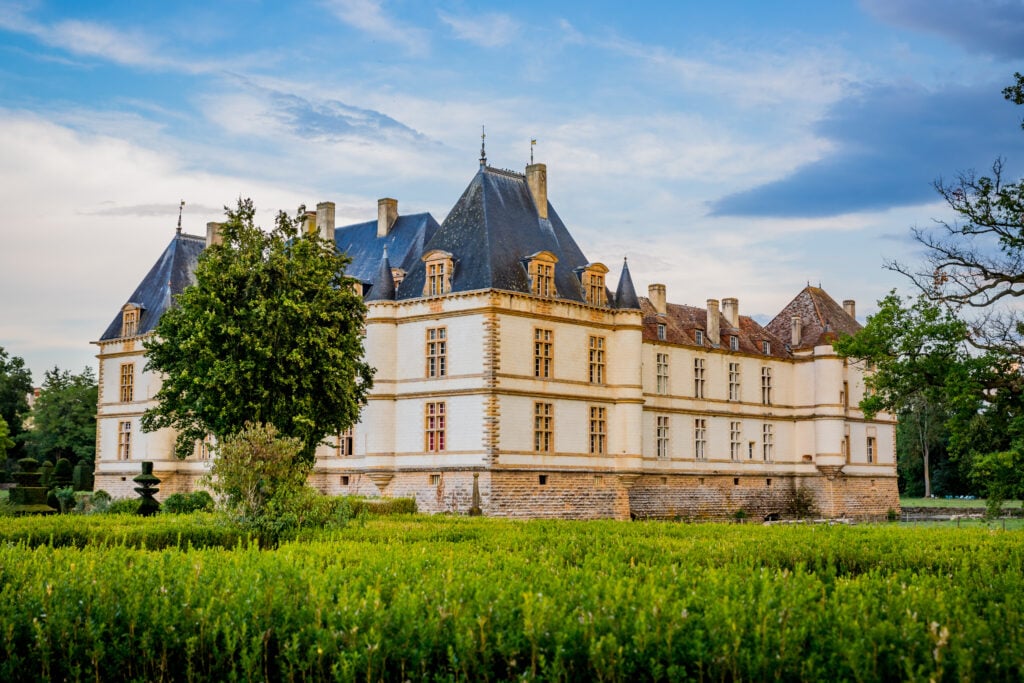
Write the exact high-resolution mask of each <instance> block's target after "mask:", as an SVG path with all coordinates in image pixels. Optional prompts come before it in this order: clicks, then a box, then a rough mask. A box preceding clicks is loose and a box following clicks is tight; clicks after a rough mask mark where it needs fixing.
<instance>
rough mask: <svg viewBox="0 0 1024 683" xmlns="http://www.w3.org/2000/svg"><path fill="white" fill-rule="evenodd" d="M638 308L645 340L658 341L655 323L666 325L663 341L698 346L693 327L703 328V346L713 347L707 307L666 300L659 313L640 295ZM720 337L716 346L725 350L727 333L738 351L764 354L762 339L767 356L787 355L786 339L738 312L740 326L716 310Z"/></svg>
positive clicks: (727, 347)
mask: <svg viewBox="0 0 1024 683" xmlns="http://www.w3.org/2000/svg"><path fill="white" fill-rule="evenodd" d="M640 312H641V313H642V314H643V335H644V341H651V342H657V341H660V340H659V339H658V325H659V324H664V325H665V339H664V341H665V342H668V343H669V344H684V345H687V346H697V341H696V336H695V335H694V332H695V331H696V330H703V331H704V343H703V344H702V347H703V348H705V349H710V348H715V346H714V345H713V344H712V343H711V342H712V340H711V339H710V338H709V337H708V335H707V329H708V311H707V309H706V308H699V307H697V306H685V305H681V304H667V305H666V306H665V315H659V314H658V312H657V311H656V310H655V309H654V306H653V305H652V304H651V301H650V299H648V298H647V297H640ZM718 329H719V339H718V340H717V341H718V347H717V348H720V349H724V350H726V351H728V350H729V349H730V345H729V337H732V336H735V337H737V339H738V341H739V349H738V350H737V352H738V353H748V354H752V355H758V356H764V355H765V354H764V352H763V347H762V344H761V342H763V341H767V342H769V346H770V353H769V354H768V356H770V357H772V358H783V359H784V358H790V357H791V354H790V353H789V351H788V347H787V346H786V342H785V340H784V339H782V338H780V337H779V336H778V335H776V334H774V333H772V331H771V330H768V329H766V328H764V327H761V325H759V324H758V323H757V321H755V320H754V319H753V318H750V317H748V316H745V315H741V316H739V327H733V326H732V325H730V324H729V321H728V319H727V318H726V317H725V316H724V315H722V314H721V312H719V314H718Z"/></svg>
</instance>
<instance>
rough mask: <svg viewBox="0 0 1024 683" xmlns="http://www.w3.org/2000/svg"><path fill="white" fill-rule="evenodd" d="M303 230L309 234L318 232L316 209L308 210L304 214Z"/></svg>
mask: <svg viewBox="0 0 1024 683" xmlns="http://www.w3.org/2000/svg"><path fill="white" fill-rule="evenodd" d="M302 231H303V232H304V233H305V234H307V235H311V234H313V233H314V232H316V211H307V212H306V213H304V214H303V215H302Z"/></svg>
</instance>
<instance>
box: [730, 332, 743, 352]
mask: <svg viewBox="0 0 1024 683" xmlns="http://www.w3.org/2000/svg"><path fill="white" fill-rule="evenodd" d="M729 350H730V351H739V350H740V338H739V337H737V336H736V335H735V334H733V335H729Z"/></svg>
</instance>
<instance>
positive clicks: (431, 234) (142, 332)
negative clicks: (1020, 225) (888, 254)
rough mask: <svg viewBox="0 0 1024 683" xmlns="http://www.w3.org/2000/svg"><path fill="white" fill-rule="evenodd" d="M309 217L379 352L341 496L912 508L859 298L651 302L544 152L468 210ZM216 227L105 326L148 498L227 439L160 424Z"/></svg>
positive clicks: (583, 508) (771, 509) (589, 507)
mask: <svg viewBox="0 0 1024 683" xmlns="http://www.w3.org/2000/svg"><path fill="white" fill-rule="evenodd" d="M308 225H309V229H311V230H317V231H320V232H321V233H322V234H324V235H325V236H331V237H333V238H334V240H335V243H336V244H337V245H338V249H339V250H341V251H344V252H346V253H348V254H349V256H351V257H352V264H351V266H350V268H349V274H351V275H353V276H354V277H356V278H357V279H359V280H360V281H361V282H362V283H363V296H364V298H365V301H366V304H367V307H368V309H369V313H368V315H367V320H366V350H367V360H368V362H369V363H370V365H372V366H374V367H376V368H377V375H376V377H375V380H374V388H373V392H372V395H371V397H370V401H369V404H368V405H367V407H366V408H365V410H364V411H363V414H362V419H361V422H360V423H359V424H358V425H356V426H355V427H354V428H353V429H352V430H351V432H349V433H347V434H342V435H339V436H338V437H337V438H335V439H333V440H332V445H330V446H322V447H321V448H320V449H319V451H318V454H317V455H318V457H317V463H316V468H315V471H314V474H313V475H312V477H311V483H312V484H313V485H314V486H316V487H317V488H319V489H321V490H322V491H324V492H327V493H332V494H337V493H352V494H361V495H384V496H415V497H416V499H417V501H418V504H419V508H420V510H423V511H429V512H442V511H456V512H465V511H466V510H467V509H468V508H469V507H470V505H471V500H472V493H473V489H474V485H475V486H476V487H477V489H478V490H479V493H480V497H481V500H482V507H483V511H484V514H488V515H502V516H512V517H567V518H597V517H612V518H620V519H626V518H629V517H631V516H632V517H657V518H676V517H680V518H694V519H699V518H718V519H723V518H727V517H729V516H732V515H734V514H736V513H737V512H738V511H739V510H743V512H744V513H745V514H747V515H748V516H751V517H754V518H760V517H765V516H770V515H781V516H785V515H786V514H787V511H788V510H790V508H791V505H792V501H793V498H794V493H795V492H797V491H798V490H800V489H806V491H808V492H810V494H811V496H812V497H813V500H814V502H815V505H816V507H817V509H818V510H819V511H820V513H821V514H823V515H827V516H838V515H849V516H854V517H860V518H871V517H880V516H884V515H885V514H886V512H887V511H888V510H889V509H898V508H899V498H898V494H897V487H896V465H895V428H894V427H895V424H894V421H893V420H892V419H891V418H890V417H889V416H887V415H879V416H878V417H876V419H874V420H867V419H865V417H864V415H863V414H862V413H861V412H860V410H859V409H858V408H857V405H858V402H859V401H860V399H861V398H862V396H863V391H864V384H863V377H862V375H861V372H860V370H859V369H858V368H856V367H854V366H853V365H848V364H847V363H845V362H844V361H843V359H841V358H839V357H837V356H836V355H835V354H834V353H833V351H832V347H831V344H830V342H831V340H832V339H833V338H834V337H835V336H836V335H837V334H838V333H842V332H854V331H856V330H857V329H859V325H858V323H857V322H856V320H855V316H854V310H853V302H851V301H847V302H844V304H843V305H842V306H840V305H839V304H837V303H836V302H835V301H834V300H833V299H832V298H831V297H829V295H828V294H826V293H825V292H824V291H823V290H821V289H820V288H816V287H810V286H808V287H806V288H805V289H803V290H802V291H801V292H799V294H797V296H796V298H795V299H793V301H792V302H790V303H789V304H788V305H787V306H786V307H785V308H784V309H783V310H782V312H781V313H780V314H779V315H778V316H777V317H776V318H775V319H774V320H773V321H772V322H771V323H769V324H768V325H767V326H765V327H762V326H761V325H759V324H758V323H757V322H755V321H754V320H753V319H751V318H749V317H747V316H744V315H741V314H740V304H739V301H738V300H737V299H736V298H724V299H722V300H721V301H718V300H708V301H707V302H706V305H704V306H700V307H694V306H685V305H677V304H672V303H668V300H667V294H666V289H665V286H664V285H659V284H652V285H650V287H649V288H648V296H647V297H639V296H637V294H636V292H635V289H634V286H633V281H632V279H631V274H630V271H629V268H628V266H627V264H626V263H625V262H623V264H622V266H621V270H620V272H619V275H618V280H617V283H616V286H615V291H614V293H612V291H611V289H610V283H609V282H607V281H606V279H607V278H608V274H609V271H610V269H609V268H608V267H607V266H606V265H604V264H601V263H594V262H591V261H589V260H588V259H587V258H586V256H585V255H584V254H583V252H582V251H581V250H580V248H579V247H578V246H577V244H576V242H575V241H574V240H573V238H572V236H571V235H570V233H569V231H568V230H567V229H566V226H565V224H564V223H563V222H562V220H561V218H560V217H559V216H558V214H557V213H556V212H555V210H554V207H553V206H552V205H551V204H550V203H549V202H548V200H547V179H546V168H545V166H544V164H531V165H530V166H528V167H527V168H526V173H525V174H522V173H516V172H512V171H506V170H499V169H495V168H491V167H490V166H487V165H486V162H485V161H483V160H482V161H481V165H480V169H479V171H478V172H477V174H476V175H475V176H474V177H473V179H472V181H470V183H469V186H468V187H467V188H466V190H465V192H463V194H462V197H461V198H460V199H459V200H458V202H456V204H455V206H454V207H453V208H452V210H451V212H450V213H449V214H448V217H447V218H446V219H445V221H444V223H443V224H441V225H438V223H437V222H436V221H435V220H434V218H433V217H432V216H431V215H430V214H427V213H422V214H414V215H409V216H402V215H399V213H398V202H397V201H396V200H394V199H381V200H380V202H379V204H378V216H377V220H376V221H369V222H365V223H360V224H356V225H350V226H345V227H340V228H336V227H335V225H334V205H333V204H332V203H330V202H325V203H322V204H319V205H318V206H317V211H316V212H315V213H313V212H310V214H309V216H308ZM217 231H218V225H217V224H210V225H208V228H207V238H206V239H205V240H204V239H203V238H200V237H194V236H191V235H185V234H177V235H175V237H174V239H172V240H171V243H170V245H168V247H167V249H166V250H165V251H164V253H163V254H162V255H161V256H160V258H159V259H158V261H157V263H156V264H155V265H154V266H153V268H152V270H151V271H150V272H149V274H148V275H147V276H146V277H145V278H144V279H143V281H142V283H141V284H140V285H139V287H138V288H137V289H136V291H135V292H134V293H132V295H131V296H130V297H129V298H128V301H127V303H125V304H124V305H123V306H122V307H121V310H120V311H119V312H118V313H117V315H116V316H115V317H114V319H113V321H112V322H111V323H110V325H109V326H108V327H107V329H106V331H105V332H104V333H103V334H102V335H101V337H100V339H99V341H98V342H96V343H97V344H98V346H99V363H100V371H99V385H100V398H99V409H98V412H99V415H98V421H97V422H98V424H97V464H96V486H97V488H103V489H106V490H107V491H109V492H111V493H113V494H115V495H128V494H129V492H130V490H131V488H132V482H131V478H132V476H134V475H135V474H136V473H137V472H138V471H139V465H138V461H140V460H152V461H154V463H155V470H156V474H157V476H159V477H160V478H161V479H162V480H163V484H162V485H161V493H162V495H166V494H168V493H171V492H173V491H176V490H185V489H189V488H190V487H192V486H193V485H194V483H195V480H196V478H197V477H198V476H199V475H201V474H202V473H204V472H206V471H207V469H208V466H209V450H208V444H202V443H198V444H196V451H195V454H194V455H193V456H192V457H190V458H188V459H186V460H178V459H176V458H175V457H174V455H173V446H174V436H175V435H174V433H173V432H172V431H171V430H161V431H158V432H155V433H152V434H144V433H142V431H141V429H140V425H139V418H140V417H141V415H142V413H143V411H144V410H145V409H146V408H148V407H149V406H150V405H152V397H153V395H154V394H155V392H156V391H157V389H158V387H159V384H160V378H159V377H157V376H154V375H152V374H151V373H147V372H144V371H143V366H144V364H145V362H144V358H143V349H142V340H143V339H144V338H145V337H146V336H147V335H148V334H150V333H151V332H152V330H153V328H154V326H155V325H156V322H157V320H158V319H159V317H160V315H161V314H162V313H163V312H164V311H165V310H166V309H167V308H168V307H169V306H170V305H171V303H172V300H173V297H174V296H175V295H176V294H177V293H179V292H180V291H181V290H182V289H184V288H185V287H186V286H187V285H188V284H189V283H190V282H192V278H193V273H194V270H195V267H196V262H197V259H198V258H199V255H200V254H201V253H202V251H203V249H204V248H205V246H206V245H207V244H209V243H210V242H211V241H212V240H216V239H217V238H218V236H217Z"/></svg>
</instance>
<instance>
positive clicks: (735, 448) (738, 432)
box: [729, 420, 743, 462]
mask: <svg viewBox="0 0 1024 683" xmlns="http://www.w3.org/2000/svg"><path fill="white" fill-rule="evenodd" d="M742 453H743V422H742V421H741V420H734V421H731V422H729V459H730V460H732V461H733V462H739V461H740V460H741V459H742V457H743V456H742Z"/></svg>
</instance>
